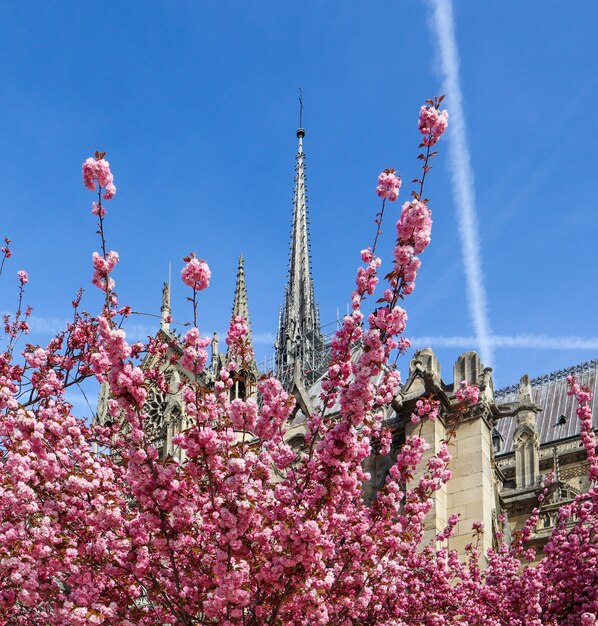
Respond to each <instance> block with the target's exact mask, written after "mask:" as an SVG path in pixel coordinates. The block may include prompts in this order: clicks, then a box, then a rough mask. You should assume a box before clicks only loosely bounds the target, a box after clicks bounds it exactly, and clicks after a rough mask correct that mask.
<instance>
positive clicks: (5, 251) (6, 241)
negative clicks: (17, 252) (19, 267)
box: [0, 237, 12, 259]
mask: <svg viewBox="0 0 598 626" xmlns="http://www.w3.org/2000/svg"><path fill="white" fill-rule="evenodd" d="M4 244H5V245H4V246H2V248H0V251H1V252H2V254H3V255H4V257H5V258H6V259H10V257H11V256H12V250H11V249H10V248H9V246H10V239H9V238H8V237H4Z"/></svg>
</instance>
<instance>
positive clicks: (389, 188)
mask: <svg viewBox="0 0 598 626" xmlns="http://www.w3.org/2000/svg"><path fill="white" fill-rule="evenodd" d="M400 188H401V177H400V176H399V175H398V174H396V173H395V170H394V169H392V168H387V169H385V170H384V171H383V172H381V173H380V175H379V176H378V186H377V187H376V193H377V194H378V195H379V196H380V197H381V198H383V199H385V200H390V201H391V202H394V201H395V200H396V199H397V198H398V197H399V190H400Z"/></svg>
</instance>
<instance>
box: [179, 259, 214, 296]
mask: <svg viewBox="0 0 598 626" xmlns="http://www.w3.org/2000/svg"><path fill="white" fill-rule="evenodd" d="M211 275H212V274H211V272H210V267H209V266H208V264H207V263H206V262H205V261H203V260H202V259H197V258H195V257H193V258H191V259H190V260H189V261H188V263H187V265H185V267H184V268H183V269H182V271H181V276H182V278H183V282H184V283H185V285H187V286H188V287H191V288H192V289H194V290H196V291H201V290H202V289H207V288H208V287H209V286H210V277H211Z"/></svg>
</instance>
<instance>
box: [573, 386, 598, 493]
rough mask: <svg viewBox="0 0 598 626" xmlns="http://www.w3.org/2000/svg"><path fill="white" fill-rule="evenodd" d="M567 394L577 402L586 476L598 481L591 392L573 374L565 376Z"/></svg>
mask: <svg viewBox="0 0 598 626" xmlns="http://www.w3.org/2000/svg"><path fill="white" fill-rule="evenodd" d="M567 385H568V389H567V394H568V395H570V396H575V397H576V399H577V402H578V407H577V417H578V418H579V423H580V434H581V441H582V443H583V446H584V448H585V451H586V455H587V458H588V463H589V470H588V476H589V477H590V480H592V481H598V454H597V453H596V435H595V433H594V426H593V423H592V409H591V404H592V392H591V390H590V389H588V388H585V387H582V386H581V385H580V384H579V382H578V381H577V379H576V378H575V376H572V375H570V376H567Z"/></svg>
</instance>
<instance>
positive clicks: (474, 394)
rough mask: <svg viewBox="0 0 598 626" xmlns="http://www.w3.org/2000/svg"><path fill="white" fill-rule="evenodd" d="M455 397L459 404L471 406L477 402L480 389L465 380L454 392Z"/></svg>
mask: <svg viewBox="0 0 598 626" xmlns="http://www.w3.org/2000/svg"><path fill="white" fill-rule="evenodd" d="M455 397H456V398H457V400H459V402H465V403H466V404H468V405H470V406H471V405H473V404H475V403H476V402H477V401H478V399H479V397H480V388H479V387H478V386H477V385H470V384H469V383H468V382H467V381H466V380H462V381H461V382H460V383H459V387H458V388H457V389H456V391H455Z"/></svg>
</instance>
